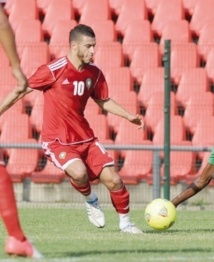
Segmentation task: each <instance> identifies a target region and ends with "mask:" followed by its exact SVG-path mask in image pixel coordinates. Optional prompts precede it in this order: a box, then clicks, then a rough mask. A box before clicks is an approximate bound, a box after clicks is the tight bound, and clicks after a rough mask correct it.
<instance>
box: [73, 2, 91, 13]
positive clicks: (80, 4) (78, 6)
mask: <svg viewBox="0 0 214 262" xmlns="http://www.w3.org/2000/svg"><path fill="white" fill-rule="evenodd" d="M87 2H88V0H72V5H73V8H74V10H75V12H76V13H78V14H79V15H81V14H82V11H83V9H84V6H85V4H86V3H87Z"/></svg>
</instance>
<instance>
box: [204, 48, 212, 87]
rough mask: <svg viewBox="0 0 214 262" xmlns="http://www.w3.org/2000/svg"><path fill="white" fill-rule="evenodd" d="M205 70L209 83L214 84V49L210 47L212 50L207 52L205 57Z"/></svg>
mask: <svg viewBox="0 0 214 262" xmlns="http://www.w3.org/2000/svg"><path fill="white" fill-rule="evenodd" d="M205 70H206V73H207V76H208V79H209V81H210V82H211V83H213V82H214V47H212V49H211V50H210V51H209V53H208V55H207V61H206V65H205Z"/></svg>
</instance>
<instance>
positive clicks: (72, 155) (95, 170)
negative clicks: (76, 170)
mask: <svg viewBox="0 0 214 262" xmlns="http://www.w3.org/2000/svg"><path fill="white" fill-rule="evenodd" d="M42 148H43V150H44V152H45V155H46V156H47V158H48V159H49V160H50V161H52V162H53V163H54V164H55V166H57V167H58V168H60V169H62V170H65V169H66V168H67V167H68V166H69V164H71V163H72V162H74V161H76V160H82V161H83V162H84V164H85V166H86V168H87V172H88V176H89V180H90V181H93V180H95V179H97V178H98V177H99V175H100V173H101V171H102V169H103V167H105V166H112V165H114V160H113V158H112V157H110V156H109V155H108V153H107V151H106V150H105V148H104V147H103V146H102V145H101V144H100V143H99V141H98V140H97V139H93V140H91V141H89V142H84V143H79V144H75V145H62V144H60V142H59V141H55V142H50V143H48V142H43V143H42Z"/></svg>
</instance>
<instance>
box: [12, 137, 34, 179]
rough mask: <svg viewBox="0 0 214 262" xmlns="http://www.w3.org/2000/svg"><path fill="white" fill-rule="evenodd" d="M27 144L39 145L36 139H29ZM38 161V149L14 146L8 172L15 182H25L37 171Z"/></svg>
mask: <svg viewBox="0 0 214 262" xmlns="http://www.w3.org/2000/svg"><path fill="white" fill-rule="evenodd" d="M25 143H26V144H28V143H29V144H35V145H38V143H37V141H36V140H35V139H28V140H26V141H25ZM37 162H38V149H36V148H35V149H33V148H32V149H31V148H18V149H17V148H12V149H11V151H10V156H9V160H8V163H7V172H8V173H9V175H10V177H11V179H12V181H13V182H16V183H17V182H19V183H20V182H23V180H24V179H25V178H26V177H29V176H30V175H31V173H32V172H33V171H35V169H36V167H37Z"/></svg>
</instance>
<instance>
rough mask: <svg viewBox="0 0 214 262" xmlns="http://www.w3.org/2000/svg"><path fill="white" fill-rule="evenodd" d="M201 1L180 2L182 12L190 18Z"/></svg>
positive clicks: (187, 0)
mask: <svg viewBox="0 0 214 262" xmlns="http://www.w3.org/2000/svg"><path fill="white" fill-rule="evenodd" d="M200 1H201V0H182V3H183V7H184V10H185V12H186V14H188V15H189V16H190V17H192V15H193V13H194V10H195V7H196V6H197V4H198V3H199V2H200Z"/></svg>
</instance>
